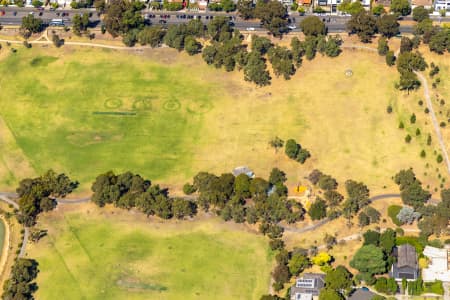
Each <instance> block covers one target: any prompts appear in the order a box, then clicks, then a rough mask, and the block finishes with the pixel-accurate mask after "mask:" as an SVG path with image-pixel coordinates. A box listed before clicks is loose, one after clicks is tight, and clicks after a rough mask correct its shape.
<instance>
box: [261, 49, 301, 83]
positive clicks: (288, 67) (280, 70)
mask: <svg viewBox="0 0 450 300" xmlns="http://www.w3.org/2000/svg"><path fill="white" fill-rule="evenodd" d="M268 54H269V61H270V63H271V64H272V68H273V71H274V73H275V75H276V76H277V77H278V76H280V75H283V77H284V79H286V80H289V79H290V78H291V76H292V75H294V74H295V67H294V64H293V61H292V52H291V51H290V50H289V49H288V48H287V47H284V46H275V47H272V48H271V49H270V50H269V52H268Z"/></svg>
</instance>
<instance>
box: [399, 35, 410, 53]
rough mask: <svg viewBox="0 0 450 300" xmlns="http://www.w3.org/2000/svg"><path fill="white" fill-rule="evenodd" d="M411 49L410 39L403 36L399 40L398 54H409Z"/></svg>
mask: <svg viewBox="0 0 450 300" xmlns="http://www.w3.org/2000/svg"><path fill="white" fill-rule="evenodd" d="M412 49H413V43H412V41H411V39H410V38H408V37H406V36H404V37H402V39H401V40H400V53H403V52H411V51H412Z"/></svg>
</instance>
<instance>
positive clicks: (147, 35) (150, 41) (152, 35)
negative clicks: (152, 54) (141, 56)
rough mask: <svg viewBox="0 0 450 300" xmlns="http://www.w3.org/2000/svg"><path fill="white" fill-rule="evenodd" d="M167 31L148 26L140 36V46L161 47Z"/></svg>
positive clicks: (158, 27)
mask: <svg viewBox="0 0 450 300" xmlns="http://www.w3.org/2000/svg"><path fill="white" fill-rule="evenodd" d="M164 35H165V30H164V29H163V28H162V27H161V26H146V27H145V28H144V29H143V30H141V31H140V32H139V34H138V41H139V44H141V45H142V46H145V45H150V46H151V47H152V48H155V47H159V46H160V45H161V43H162V41H163V38H164Z"/></svg>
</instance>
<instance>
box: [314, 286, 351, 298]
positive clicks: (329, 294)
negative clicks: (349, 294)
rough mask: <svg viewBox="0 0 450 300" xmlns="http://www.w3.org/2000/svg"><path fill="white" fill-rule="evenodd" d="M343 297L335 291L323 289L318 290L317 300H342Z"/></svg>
mask: <svg viewBox="0 0 450 300" xmlns="http://www.w3.org/2000/svg"><path fill="white" fill-rule="evenodd" d="M344 299H345V298H344V296H342V295H341V294H340V293H338V292H336V291H335V290H332V289H329V288H323V289H321V290H320V294H319V300H344Z"/></svg>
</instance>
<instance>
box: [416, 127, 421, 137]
mask: <svg viewBox="0 0 450 300" xmlns="http://www.w3.org/2000/svg"><path fill="white" fill-rule="evenodd" d="M419 135H420V129H419V128H417V129H416V136H419Z"/></svg>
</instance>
